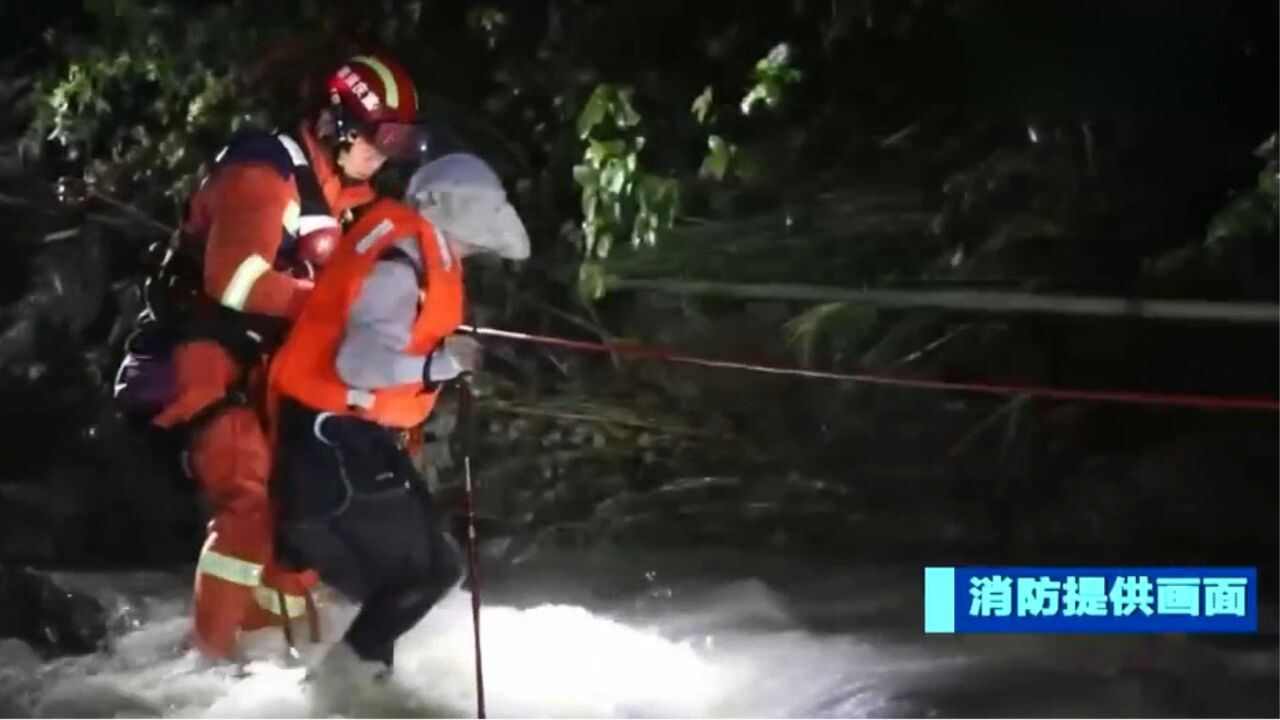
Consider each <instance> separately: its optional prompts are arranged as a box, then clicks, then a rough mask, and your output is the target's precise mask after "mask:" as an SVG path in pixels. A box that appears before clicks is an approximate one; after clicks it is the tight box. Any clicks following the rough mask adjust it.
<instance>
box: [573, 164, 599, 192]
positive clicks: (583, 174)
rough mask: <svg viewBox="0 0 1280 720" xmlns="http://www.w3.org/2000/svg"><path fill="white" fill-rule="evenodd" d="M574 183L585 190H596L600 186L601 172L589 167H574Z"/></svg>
mask: <svg viewBox="0 0 1280 720" xmlns="http://www.w3.org/2000/svg"><path fill="white" fill-rule="evenodd" d="M573 181H574V182H576V183H578V185H580V186H582V187H583V188H584V189H586V188H594V187H597V186H598V185H599V184H600V172H599V171H598V170H596V169H595V168H593V167H591V166H589V165H574V166H573Z"/></svg>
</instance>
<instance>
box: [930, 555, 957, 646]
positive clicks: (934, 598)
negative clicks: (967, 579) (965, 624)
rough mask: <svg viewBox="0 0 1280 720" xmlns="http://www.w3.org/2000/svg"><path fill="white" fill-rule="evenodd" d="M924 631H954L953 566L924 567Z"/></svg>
mask: <svg viewBox="0 0 1280 720" xmlns="http://www.w3.org/2000/svg"><path fill="white" fill-rule="evenodd" d="M924 631H925V632H926V633H954V632H955V631H956V569H955V568H953V567H927V568H925V569H924Z"/></svg>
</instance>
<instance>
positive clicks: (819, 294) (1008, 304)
mask: <svg viewBox="0 0 1280 720" xmlns="http://www.w3.org/2000/svg"><path fill="white" fill-rule="evenodd" d="M605 286H606V287H607V288H608V289H610V290H631V291H641V292H659V293H671V294H677V295H709V296H715V297H727V298H737V299H743V300H787V301H800V302H851V303H868V304H873V305H879V306H882V307H902V308H941V309H945V310H964V311H970V312H998V313H1015V314H1016V313H1026V314H1045V315H1075V316H1092V317H1133V318H1148V319H1155V320H1185V321H1215V322H1226V323H1239V324H1256V325H1273V326H1274V325H1278V324H1280V305H1276V304H1274V303H1262V302H1213V301H1207V300H1151V299H1142V298H1123V297H1097V296H1077V295H1039V294H1032V293H1017V292H999V291H991V290H883V289H867V290H855V289H852V288H838V287H829V286H820V285H791V284H775V283H758V284H748V283H722V282H710V281H693V280H640V279H628V278H622V277H617V276H608V277H606V279H605Z"/></svg>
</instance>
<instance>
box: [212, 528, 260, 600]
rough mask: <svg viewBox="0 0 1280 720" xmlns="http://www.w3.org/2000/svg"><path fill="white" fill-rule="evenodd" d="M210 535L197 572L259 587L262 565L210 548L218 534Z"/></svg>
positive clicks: (237, 583)
mask: <svg viewBox="0 0 1280 720" xmlns="http://www.w3.org/2000/svg"><path fill="white" fill-rule="evenodd" d="M209 537H210V542H209V543H208V544H207V545H206V547H205V549H204V550H203V551H202V552H201V553H200V562H199V564H198V565H196V572H198V573H202V574H204V575H212V576H213V577H216V578H221V579H223V580H226V581H227V582H232V583H235V584H236V585H246V586H248V587H258V586H259V583H261V582H262V565H261V564H259V563H253V562H249V561H248V560H241V559H240V558H236V557H232V556H230V555H224V554H222V553H220V552H218V551H217V550H213V549H211V548H209V547H208V545H212V544H213V543H212V540H213V538H216V537H217V534H216V533H215V534H211V535H210V536H209Z"/></svg>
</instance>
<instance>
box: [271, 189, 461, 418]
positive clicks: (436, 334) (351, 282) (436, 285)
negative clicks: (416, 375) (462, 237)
mask: <svg viewBox="0 0 1280 720" xmlns="http://www.w3.org/2000/svg"><path fill="white" fill-rule="evenodd" d="M406 237H415V238H416V239H417V241H418V250H419V253H420V257H421V258H422V261H423V265H424V267H423V272H422V273H421V277H422V286H423V287H422V288H421V290H420V291H419V298H420V301H419V303H418V315H417V317H416V318H415V319H414V322H413V329H412V331H411V333H410V337H409V343H408V345H407V346H406V347H404V348H400V350H401V351H402V352H406V353H411V354H415V355H426V354H428V353H430V352H431V351H432V350H434V349H435V348H436V347H437V345H439V343H440V341H442V340H443V339H444V338H446V337H448V336H449V335H451V334H453V333H454V332H455V331H456V330H457V328H458V324H459V323H461V322H462V314H463V303H464V298H465V294H464V291H463V284H462V261H461V260H460V259H459V258H457V257H455V256H453V254H452V253H450V252H449V250H448V247H447V246H446V245H445V244H444V240H443V238H442V237H441V236H439V235H437V234H436V231H435V229H434V228H433V227H432V226H431V224H430V223H428V222H427V221H426V220H423V219H422V218H421V217H420V216H419V215H418V214H417V213H416V212H414V211H413V210H412V209H411V208H409V207H407V206H405V205H403V204H401V203H398V202H396V201H394V200H388V199H385V198H384V199H380V200H377V201H375V202H374V204H372V205H370V206H369V208H368V209H367V210H366V211H365V212H364V214H363V216H362V217H361V218H360V219H359V220H357V221H356V223H355V224H354V225H352V226H351V229H350V230H348V231H347V233H346V236H345V237H344V238H343V240H342V242H341V243H340V244H339V246H338V249H337V250H335V251H334V254H333V257H332V258H331V259H330V260H329V263H328V264H327V265H326V266H325V271H324V273H322V274H321V276H320V279H319V280H318V281H317V282H316V286H315V290H313V291H312V294H311V297H309V298H308V299H307V302H306V305H305V306H304V307H303V309H302V313H301V314H300V315H299V316H298V319H297V321H296V322H295V323H294V325H293V328H292V329H291V330H290V331H289V336H288V338H287V339H286V340H285V343H284V345H283V346H281V348H280V349H279V350H278V351H277V353H276V355H275V358H274V359H273V361H272V363H271V373H270V383H271V390H272V393H273V394H278V395H281V396H285V397H290V398H293V399H294V400H297V401H298V402H300V403H302V404H303V405H306V406H308V407H310V408H312V409H313V410H318V411H321V412H332V413H341V414H348V415H356V416H358V417H362V418H365V419H366V420H370V421H372V422H375V423H378V424H379V425H383V426H386V427H393V428H410V427H413V426H415V425H419V424H421V423H422V422H424V421H425V420H426V419H427V416H428V415H430V414H431V409H432V408H433V407H434V406H435V402H436V394H435V393H434V392H432V391H429V390H427V389H426V388H425V387H424V386H423V384H422V382H421V381H417V382H412V383H406V384H404V385H396V386H392V387H387V388H380V389H375V390H367V389H362V388H353V387H350V386H348V385H347V384H346V383H345V382H343V380H342V378H341V377H339V376H338V371H337V365H336V359H337V355H338V347H339V345H340V344H341V343H342V337H343V335H344V334H345V332H346V328H347V321H348V317H349V316H350V313H351V306H352V305H353V304H354V303H355V301H356V299H357V298H358V297H359V296H360V289H361V287H363V285H364V282H365V279H366V278H367V277H368V276H369V273H370V272H371V271H372V270H373V266H374V264H375V263H377V262H378V260H379V258H380V257H381V256H382V254H383V252H384V251H385V250H386V249H387V248H388V247H390V246H391V244H392V243H393V242H396V241H398V240H401V239H404V238H406Z"/></svg>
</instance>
